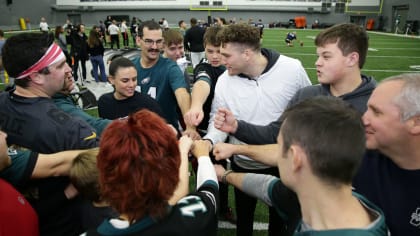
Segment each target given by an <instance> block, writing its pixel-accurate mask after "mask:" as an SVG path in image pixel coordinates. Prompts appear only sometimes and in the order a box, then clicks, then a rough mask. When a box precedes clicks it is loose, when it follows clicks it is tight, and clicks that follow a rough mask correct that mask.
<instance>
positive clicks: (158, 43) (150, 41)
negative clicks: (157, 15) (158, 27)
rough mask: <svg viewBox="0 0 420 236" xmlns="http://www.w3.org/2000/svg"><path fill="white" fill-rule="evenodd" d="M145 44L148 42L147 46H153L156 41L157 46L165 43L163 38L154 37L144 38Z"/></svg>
mask: <svg viewBox="0 0 420 236" xmlns="http://www.w3.org/2000/svg"><path fill="white" fill-rule="evenodd" d="M142 40H143V42H144V44H146V46H148V47H150V46H153V44H155V43H156V46H162V45H163V39H158V40H152V39H142Z"/></svg>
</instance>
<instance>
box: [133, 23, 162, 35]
mask: <svg viewBox="0 0 420 236" xmlns="http://www.w3.org/2000/svg"><path fill="white" fill-rule="evenodd" d="M144 28H147V29H149V30H162V28H161V27H160V25H159V24H158V23H157V22H156V21H153V20H148V21H144V22H143V23H141V24H140V26H139V29H138V32H137V33H138V36H139V37H140V38H142V37H143V35H144V32H143V29H144Z"/></svg>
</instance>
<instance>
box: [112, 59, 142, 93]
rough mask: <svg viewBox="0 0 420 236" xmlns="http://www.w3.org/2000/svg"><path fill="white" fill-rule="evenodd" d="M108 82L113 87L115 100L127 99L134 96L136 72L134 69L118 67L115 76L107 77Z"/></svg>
mask: <svg viewBox="0 0 420 236" xmlns="http://www.w3.org/2000/svg"><path fill="white" fill-rule="evenodd" d="M109 81H110V82H111V84H112V85H114V87H115V92H114V97H115V99H117V100H124V99H127V98H129V97H132V96H133V95H134V92H135V89H136V86H137V70H136V68H135V67H120V68H118V70H117V71H116V73H115V76H110V77H109Z"/></svg>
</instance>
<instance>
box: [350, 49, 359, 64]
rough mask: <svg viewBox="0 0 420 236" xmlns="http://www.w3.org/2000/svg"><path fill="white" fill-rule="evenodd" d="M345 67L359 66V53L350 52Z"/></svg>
mask: <svg viewBox="0 0 420 236" xmlns="http://www.w3.org/2000/svg"><path fill="white" fill-rule="evenodd" d="M347 65H348V66H355V65H356V66H359V53H357V52H351V53H350V54H349V55H347Z"/></svg>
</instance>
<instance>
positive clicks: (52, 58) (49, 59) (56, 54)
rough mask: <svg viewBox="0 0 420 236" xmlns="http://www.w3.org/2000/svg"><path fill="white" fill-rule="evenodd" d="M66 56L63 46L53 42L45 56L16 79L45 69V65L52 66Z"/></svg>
mask: <svg viewBox="0 0 420 236" xmlns="http://www.w3.org/2000/svg"><path fill="white" fill-rule="evenodd" d="M64 58H66V56H65V55H64V53H63V50H61V48H60V47H59V46H58V45H57V44H56V43H53V44H51V46H50V47H49V48H48V50H47V51H46V52H45V54H44V56H42V57H41V59H39V60H38V61H37V62H36V63H35V64H33V65H32V66H31V67H29V68H28V69H26V70H25V71H23V72H22V73H20V74H19V75H18V77H16V79H23V78H26V77H27V76H28V75H30V74H32V73H34V72H38V71H40V70H41V69H44V68H45V67H47V66H50V65H52V64H54V63H56V62H58V61H60V60H62V59H64Z"/></svg>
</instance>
